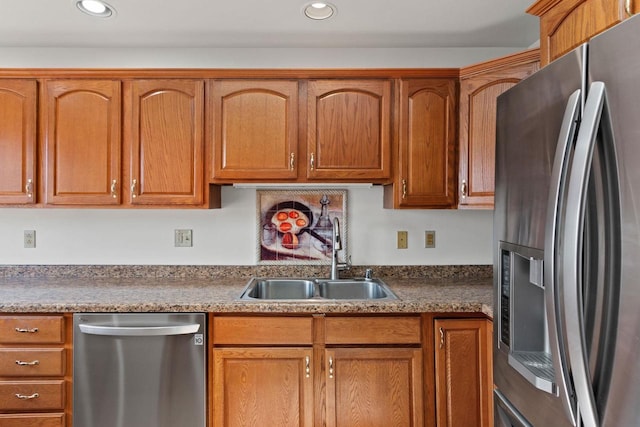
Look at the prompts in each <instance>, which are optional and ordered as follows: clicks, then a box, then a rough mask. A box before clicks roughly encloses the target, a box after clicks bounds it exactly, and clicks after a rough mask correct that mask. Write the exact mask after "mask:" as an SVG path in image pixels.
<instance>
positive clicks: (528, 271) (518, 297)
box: [498, 242, 556, 394]
mask: <svg viewBox="0 0 640 427" xmlns="http://www.w3.org/2000/svg"><path fill="white" fill-rule="evenodd" d="M543 258H544V252H543V251H541V250H538V249H532V248H528V247H524V246H518V245H514V244H510V243H505V242H502V243H501V244H500V272H501V278H500V299H499V304H500V307H499V310H498V315H499V316H500V318H499V319H500V326H499V327H500V330H499V343H498V345H499V347H500V348H501V349H503V350H506V351H507V352H508V354H509V357H508V360H509V365H511V366H512V367H513V368H514V369H515V370H516V371H518V372H519V373H520V374H521V375H522V376H524V377H525V378H526V379H527V380H528V381H529V382H530V383H531V384H533V385H534V386H535V387H537V388H538V389H540V390H544V391H546V392H548V393H554V394H555V393H556V389H555V385H554V372H553V362H552V358H551V354H550V345H549V332H548V331H549V329H548V323H547V314H546V308H547V307H546V301H545V287H544V280H543V278H544V274H543V270H544V265H543Z"/></svg>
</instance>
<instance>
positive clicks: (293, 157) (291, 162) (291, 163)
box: [289, 153, 296, 170]
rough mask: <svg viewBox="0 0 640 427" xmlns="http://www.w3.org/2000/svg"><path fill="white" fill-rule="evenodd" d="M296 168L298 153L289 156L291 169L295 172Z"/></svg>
mask: <svg viewBox="0 0 640 427" xmlns="http://www.w3.org/2000/svg"><path fill="white" fill-rule="evenodd" d="M295 167H296V153H291V154H290V155H289V169H291V170H294V169H295Z"/></svg>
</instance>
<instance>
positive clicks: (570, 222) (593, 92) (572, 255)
mask: <svg viewBox="0 0 640 427" xmlns="http://www.w3.org/2000/svg"><path fill="white" fill-rule="evenodd" d="M605 102H606V93H605V87H604V83H602V82H593V83H592V84H591V86H590V88H589V96H588V97H587V101H586V103H585V107H584V116H583V120H582V123H581V125H580V130H579V132H578V138H577V140H576V149H575V152H574V159H573V164H572V167H571V174H570V177H569V190H568V193H567V207H566V223H565V229H564V244H565V245H566V246H565V249H566V250H565V252H564V257H563V262H562V273H563V279H564V292H563V297H564V303H565V304H564V305H565V316H566V324H567V330H566V331H567V334H566V338H567V343H568V345H569V346H568V350H569V360H570V364H571V371H572V374H573V382H574V385H575V389H576V395H577V398H578V406H579V409H580V416H581V419H582V423H583V425H584V426H585V427H598V426H599V422H598V413H597V409H596V402H595V396H594V392H593V387H592V380H591V375H590V373H589V365H588V359H587V350H586V347H585V331H584V315H583V310H582V307H583V298H582V291H581V284H582V280H583V277H582V256H581V255H582V243H583V232H584V216H585V209H586V206H585V202H586V196H587V185H588V180H589V174H590V171H591V164H592V159H593V151H594V147H595V144H596V138H597V134H598V128H599V127H600V119H601V118H602V111H603V108H604V104H605Z"/></svg>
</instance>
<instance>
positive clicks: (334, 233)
mask: <svg viewBox="0 0 640 427" xmlns="http://www.w3.org/2000/svg"><path fill="white" fill-rule="evenodd" d="M331 246H332V247H331V275H330V279H331V280H338V279H339V278H340V270H348V269H349V268H351V262H350V261H347V262H339V261H338V252H339V251H341V250H342V237H341V235H340V221H339V220H338V218H337V217H336V218H333V227H332V230H331Z"/></svg>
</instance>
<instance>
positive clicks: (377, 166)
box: [307, 80, 391, 181]
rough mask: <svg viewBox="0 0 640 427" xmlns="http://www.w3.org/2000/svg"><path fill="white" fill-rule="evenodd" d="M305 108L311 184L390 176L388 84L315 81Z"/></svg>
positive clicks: (362, 81) (373, 81)
mask: <svg viewBox="0 0 640 427" xmlns="http://www.w3.org/2000/svg"><path fill="white" fill-rule="evenodd" d="M307 102H308V134H307V151H308V154H307V155H308V165H307V178H309V179H342V180H355V181H357V180H367V179H369V180H384V179H386V178H389V177H390V176H391V156H390V153H391V145H390V136H391V128H390V123H391V122H390V115H391V113H390V109H391V82H390V81H388V80H312V81H309V83H308V100H307Z"/></svg>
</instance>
